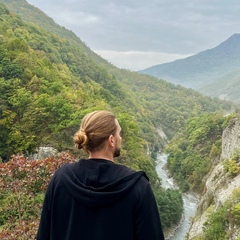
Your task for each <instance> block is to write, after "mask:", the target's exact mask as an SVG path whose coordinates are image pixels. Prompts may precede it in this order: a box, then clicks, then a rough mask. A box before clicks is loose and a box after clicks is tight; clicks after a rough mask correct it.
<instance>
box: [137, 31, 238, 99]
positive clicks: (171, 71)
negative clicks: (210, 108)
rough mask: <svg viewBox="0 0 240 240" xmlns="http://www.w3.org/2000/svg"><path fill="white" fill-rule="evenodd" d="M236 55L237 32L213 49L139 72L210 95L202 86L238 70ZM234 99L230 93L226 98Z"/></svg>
mask: <svg viewBox="0 0 240 240" xmlns="http://www.w3.org/2000/svg"><path fill="white" fill-rule="evenodd" d="M239 56H240V34H239V33H235V34H233V35H232V36H230V37H229V38H228V39H227V40H225V41H224V42H222V43H220V44H219V45H218V46H216V47H214V48H212V49H207V50H205V51H202V52H199V53H197V54H195V55H192V56H189V57H187V58H184V59H178V60H175V61H173V62H170V63H164V64H159V65H155V66H152V67H150V68H147V69H144V70H141V71H139V72H140V73H145V74H149V75H153V76H155V77H157V78H160V79H164V80H166V81H169V82H171V83H174V84H179V85H182V86H184V87H187V88H193V89H195V90H197V91H199V92H201V93H203V94H206V95H208V96H212V95H211V93H209V92H207V91H206V90H205V87H206V86H207V85H209V84H214V85H215V87H216V85H217V83H218V81H219V79H220V78H222V77H223V76H227V75H228V74H230V73H232V72H236V71H238V70H240V58H239ZM239 83H240V80H239ZM223 90H224V89H221V91H223ZM220 95H221V94H220ZM214 97H215V96H214ZM218 97H219V96H218ZM235 98H236V96H235V95H233V96H232V95H231V93H229V97H228V99H230V100H233V101H234V100H235Z"/></svg>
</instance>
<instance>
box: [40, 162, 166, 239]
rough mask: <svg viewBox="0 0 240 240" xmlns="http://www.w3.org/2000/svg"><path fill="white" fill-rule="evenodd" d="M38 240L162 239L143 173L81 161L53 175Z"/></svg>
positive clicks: (156, 212)
mask: <svg viewBox="0 0 240 240" xmlns="http://www.w3.org/2000/svg"><path fill="white" fill-rule="evenodd" d="M37 239H38V240H48V239H51V240H162V239H164V237H163V232H162V227H161V223H160V219H159V215H158V210H157V206H156V202H155V198H154V196H153V193H152V190H151V187H150V185H149V182H148V178H147V176H146V174H145V173H144V172H142V171H139V172H136V171H133V170H130V169H129V168H127V167H125V166H122V165H119V164H115V163H113V162H111V161H108V160H104V159H88V160H86V159H82V160H80V161H79V162H76V163H71V164H66V165H64V166H63V167H61V168H59V169H58V170H57V171H56V173H55V174H54V176H53V178H52V180H51V182H50V184H49V186H48V189H47V192H46V196H45V200H44V204H43V210H42V216H41V221H40V225H39V229H38V234H37Z"/></svg>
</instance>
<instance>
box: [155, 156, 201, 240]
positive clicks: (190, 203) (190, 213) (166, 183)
mask: <svg viewBox="0 0 240 240" xmlns="http://www.w3.org/2000/svg"><path fill="white" fill-rule="evenodd" d="M167 158H168V156H167V154H164V153H163V154H159V155H158V159H157V166H156V171H157V173H158V176H159V177H160V178H161V179H162V186H163V187H164V188H177V186H176V185H174V182H173V179H172V178H169V177H168V174H167V171H166V170H165V169H164V165H165V164H166V163H167ZM183 203H184V213H183V219H182V221H181V223H180V225H179V227H178V228H177V229H176V231H174V233H173V235H172V236H171V237H170V238H168V239H169V240H184V239H185V236H186V234H187V233H188V231H189V228H190V225H191V218H192V217H194V216H195V213H196V210H197V204H198V198H197V197H196V196H194V195H192V194H190V193H187V194H183Z"/></svg>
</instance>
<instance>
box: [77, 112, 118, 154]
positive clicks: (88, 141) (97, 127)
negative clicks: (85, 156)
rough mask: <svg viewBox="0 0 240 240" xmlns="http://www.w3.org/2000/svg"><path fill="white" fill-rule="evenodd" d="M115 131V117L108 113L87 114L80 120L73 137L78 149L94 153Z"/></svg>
mask: <svg viewBox="0 0 240 240" xmlns="http://www.w3.org/2000/svg"><path fill="white" fill-rule="evenodd" d="M116 130H117V125H116V117H115V116H114V115H113V114H112V113H111V112H108V111H94V112H91V113H88V114H87V115H86V116H85V117H84V118H83V120H82V123H81V126H80V129H79V130H78V131H77V132H76V133H75V135H74V138H73V139H74V143H75V146H76V147H77V148H78V149H84V150H86V151H87V152H94V151H96V150H99V149H101V147H102V146H103V144H104V142H105V140H107V138H108V137H109V136H110V135H114V133H115V132H116Z"/></svg>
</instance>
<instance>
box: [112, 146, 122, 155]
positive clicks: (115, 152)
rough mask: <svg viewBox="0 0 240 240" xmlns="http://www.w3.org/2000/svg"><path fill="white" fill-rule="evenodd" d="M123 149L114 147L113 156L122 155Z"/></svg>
mask: <svg viewBox="0 0 240 240" xmlns="http://www.w3.org/2000/svg"><path fill="white" fill-rule="evenodd" d="M120 152H121V149H120V148H118V147H116V148H115V149H114V153H113V157H119V156H120Z"/></svg>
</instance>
